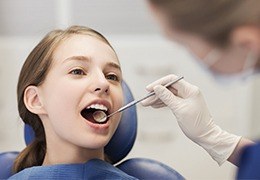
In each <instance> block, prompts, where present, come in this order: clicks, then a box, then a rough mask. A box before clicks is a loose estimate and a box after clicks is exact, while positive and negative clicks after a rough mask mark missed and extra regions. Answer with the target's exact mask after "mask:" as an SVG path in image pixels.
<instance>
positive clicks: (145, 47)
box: [0, 0, 260, 179]
mask: <svg viewBox="0 0 260 180" xmlns="http://www.w3.org/2000/svg"><path fill="white" fill-rule="evenodd" d="M72 24H80V25H86V26H89V27H92V28H94V29H96V30H98V31H100V32H101V33H102V34H104V35H105V36H106V37H108V39H109V40H110V42H111V43H112V45H113V46H114V47H115V50H116V51H117V53H118V56H119V58H120V61H121V65H122V69H123V73H124V79H125V80H126V82H127V83H128V84H129V86H130V87H131V89H132V91H133V94H134V96H135V97H136V98H138V97H142V96H143V95H144V94H145V93H146V92H145V86H146V85H147V84H148V83H150V82H152V81H154V80H156V79H158V78H160V77H162V76H164V75H167V74H170V73H175V74H179V75H183V76H184V77H185V79H186V80H187V81H189V82H191V83H193V84H196V85H197V86H199V87H200V89H201V90H202V92H203V94H204V96H205V99H206V101H207V103H208V106H209V109H210V110H211V113H212V115H213V117H214V119H215V121H216V123H217V124H218V125H220V126H221V127H222V128H223V129H225V130H227V131H230V132H233V133H236V134H240V135H243V136H248V137H258V133H257V132H260V131H258V130H259V128H258V127H260V126H259V122H258V119H259V118H258V117H260V115H259V113H258V111H257V106H258V103H257V99H259V98H258V97H259V96H258V93H257V92H258V88H259V86H258V84H259V83H258V81H259V80H258V79H257V78H256V79H253V80H252V81H251V82H243V83H234V84H232V85H229V86H225V87H223V86H220V85H218V84H216V83H214V82H213V79H212V78H210V77H208V74H207V73H205V72H203V71H201V68H200V67H198V65H197V64H196V63H195V62H194V60H192V57H191V56H190V55H189V54H188V53H187V52H186V51H184V50H183V49H182V48H181V47H179V46H178V45H176V44H173V43H170V42H168V41H167V40H166V39H164V37H162V36H161V35H160V32H159V30H158V29H159V28H158V27H157V26H156V24H155V22H154V21H153V19H152V17H151V16H150V12H149V11H148V9H147V7H146V5H145V2H144V1H140V0H121V1H116V0H110V1H101V0H73V1H72V0H45V1H35V0H1V1H0V26H1V28H0V80H1V88H0V92H1V93H0V122H1V126H0V152H4V151H14V150H17V151H20V150H21V149H22V148H24V146H25V145H24V141H23V124H22V122H21V120H19V116H18V112H17V107H16V106H17V104H16V84H17V79H18V74H19V70H20V68H21V66H22V64H23V62H24V60H25V58H26V57H27V55H28V54H29V52H30V51H31V49H32V48H33V47H34V46H35V45H36V44H37V43H38V41H39V40H40V39H41V38H42V37H43V35H45V34H46V33H47V32H48V31H50V30H52V29H53V28H63V27H67V26H68V25H72ZM137 108H138V119H139V127H138V136H137V141H136V143H135V145H134V148H133V150H132V151H131V153H130V154H129V155H128V157H127V158H131V157H146V158H151V159H156V160H158V161H161V162H164V163H166V164H167V165H169V166H171V167H173V168H175V169H176V170H177V171H179V172H180V173H181V174H182V175H183V176H184V177H186V178H187V179H234V177H235V176H234V174H235V172H236V168H235V167H234V166H233V165H231V164H230V163H225V164H224V165H223V166H221V167H219V166H218V165H217V163H215V162H214V161H213V160H212V159H211V158H210V156H209V155H207V153H206V152H205V151H204V150H203V149H202V148H200V147H199V146H197V145H195V144H194V143H193V142H191V141H190V140H188V139H187V138H186V137H185V136H184V134H183V133H182V132H181V131H180V129H179V127H178V125H177V123H176V121H175V118H174V117H173V116H172V114H171V112H170V111H169V110H167V109H160V110H153V109H151V108H143V107H141V106H137Z"/></svg>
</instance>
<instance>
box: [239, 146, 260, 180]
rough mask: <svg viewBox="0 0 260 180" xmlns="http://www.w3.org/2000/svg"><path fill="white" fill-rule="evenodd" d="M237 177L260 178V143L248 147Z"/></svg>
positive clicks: (243, 154) (244, 152) (242, 157)
mask: <svg viewBox="0 0 260 180" xmlns="http://www.w3.org/2000/svg"><path fill="white" fill-rule="evenodd" d="M237 179H260V144H259V143H258V144H256V145H253V146H249V147H246V148H245V149H244V151H243V153H242V155H241V158H240V161H239V169H238V173H237Z"/></svg>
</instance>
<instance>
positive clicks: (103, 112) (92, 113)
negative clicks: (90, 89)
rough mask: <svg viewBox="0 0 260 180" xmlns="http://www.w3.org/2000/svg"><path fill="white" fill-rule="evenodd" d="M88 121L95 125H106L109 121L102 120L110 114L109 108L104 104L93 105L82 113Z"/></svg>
mask: <svg viewBox="0 0 260 180" xmlns="http://www.w3.org/2000/svg"><path fill="white" fill-rule="evenodd" d="M80 114H81V115H82V116H83V117H84V118H85V119H86V120H87V121H89V122H91V123H94V124H106V123H107V121H108V119H105V120H102V119H103V118H104V117H106V116H107V115H108V114H109V113H108V108H107V107H106V106H104V105H102V104H92V105H90V106H88V107H86V108H85V109H83V110H82V111H81V113H80Z"/></svg>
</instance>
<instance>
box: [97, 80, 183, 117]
mask: <svg viewBox="0 0 260 180" xmlns="http://www.w3.org/2000/svg"><path fill="white" fill-rule="evenodd" d="M181 79H183V76H181V77H178V78H177V79H175V80H173V81H171V82H169V83H167V84H165V85H164V87H169V86H170V85H172V84H174V83H176V82H178V81H180V80H181ZM154 94H155V92H154V91H152V92H150V93H148V94H147V95H146V96H144V97H143V98H140V99H138V100H133V101H131V102H130V103H128V104H126V105H125V106H123V107H121V108H120V109H118V110H117V111H115V112H113V113H111V114H109V115H108V116H106V115H105V116H104V117H103V118H102V119H99V120H97V121H98V122H104V121H106V119H107V118H109V117H111V116H113V115H115V114H117V113H119V112H122V111H124V110H125V109H127V108H129V107H131V106H133V105H135V104H137V103H139V102H141V101H143V100H145V99H147V98H149V97H151V96H153V95H154Z"/></svg>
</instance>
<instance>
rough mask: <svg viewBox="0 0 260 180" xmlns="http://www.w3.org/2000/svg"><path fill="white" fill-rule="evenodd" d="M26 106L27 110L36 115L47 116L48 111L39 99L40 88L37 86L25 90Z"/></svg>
mask: <svg viewBox="0 0 260 180" xmlns="http://www.w3.org/2000/svg"><path fill="white" fill-rule="evenodd" d="M24 104H25V106H26V108H27V109H28V110H29V111H30V112H32V113H34V114H37V115H40V114H46V111H45V109H44V107H43V104H42V102H41V100H40V97H39V92H38V88H37V87H36V86H28V87H27V88H26V89H25V91H24Z"/></svg>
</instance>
